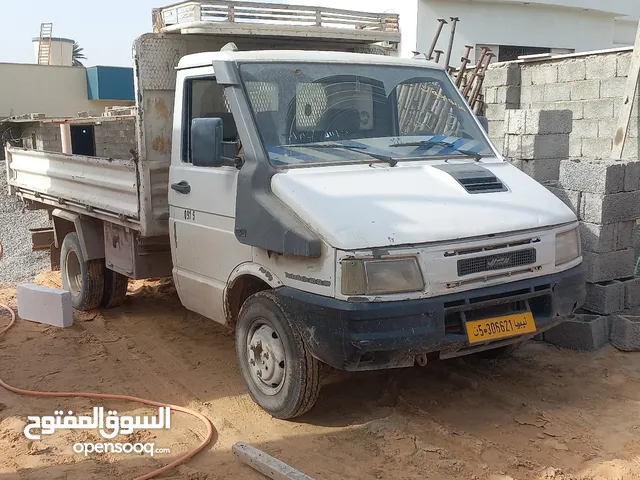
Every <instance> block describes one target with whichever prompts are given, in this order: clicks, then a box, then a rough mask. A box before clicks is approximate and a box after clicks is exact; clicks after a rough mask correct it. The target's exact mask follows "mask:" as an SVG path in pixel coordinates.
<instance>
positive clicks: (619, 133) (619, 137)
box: [611, 24, 640, 160]
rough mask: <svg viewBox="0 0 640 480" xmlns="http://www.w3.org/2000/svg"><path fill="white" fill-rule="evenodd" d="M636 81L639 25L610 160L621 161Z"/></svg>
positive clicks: (639, 59)
mask: <svg viewBox="0 0 640 480" xmlns="http://www.w3.org/2000/svg"><path fill="white" fill-rule="evenodd" d="M638 80H640V24H639V25H638V33H637V35H636V43H635V46H634V47H633V53H632V54H631V67H630V68H629V77H628V79H627V87H626V89H625V92H624V98H623V99H622V102H623V103H622V110H621V111H620V118H619V119H618V129H617V130H616V136H615V137H614V139H613V150H612V151H611V158H613V159H616V160H620V159H622V152H623V151H624V145H625V143H626V142H627V135H628V134H629V123H630V122H631V113H632V111H633V103H634V99H635V96H636V92H637V91H638Z"/></svg>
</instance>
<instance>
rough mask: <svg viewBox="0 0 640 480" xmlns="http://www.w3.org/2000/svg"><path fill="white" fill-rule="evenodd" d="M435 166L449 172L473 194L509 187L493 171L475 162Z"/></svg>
mask: <svg viewBox="0 0 640 480" xmlns="http://www.w3.org/2000/svg"><path fill="white" fill-rule="evenodd" d="M434 168H437V169H439V170H442V171H443V172H447V173H448V174H449V175H451V176H452V177H453V178H455V179H456V181H457V182H458V183H459V184H460V185H462V186H463V187H464V189H465V190H466V191H467V192H469V193H472V194H475V193H494V192H506V191H507V187H505V185H504V183H502V182H501V181H500V180H499V179H498V177H496V176H495V175H494V174H493V173H491V171H489V170H487V169H486V168H484V167H481V166H479V165H473V164H451V163H447V164H445V165H437V166H435V167H434Z"/></svg>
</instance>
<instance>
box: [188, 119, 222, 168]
mask: <svg viewBox="0 0 640 480" xmlns="http://www.w3.org/2000/svg"><path fill="white" fill-rule="evenodd" d="M222 132H223V130H222V119H221V118H194V119H193V120H192V121H191V163H192V165H193V166H194V167H219V166H221V165H222V164H223V161H222V139H223V136H222Z"/></svg>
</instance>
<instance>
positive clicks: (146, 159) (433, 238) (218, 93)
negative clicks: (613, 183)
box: [6, 2, 585, 419]
mask: <svg viewBox="0 0 640 480" xmlns="http://www.w3.org/2000/svg"><path fill="white" fill-rule="evenodd" d="M188 4H189V5H187V6H192V5H195V6H197V10H195V11H193V12H192V13H190V14H189V15H191V16H192V17H196V16H198V15H200V17H198V19H196V20H194V18H189V19H188V23H186V24H184V23H183V24H182V25H181V24H180V18H183V17H184V16H185V14H184V10H183V11H182V17H180V15H181V14H180V11H176V12H175V16H172V15H174V14H173V13H171V10H170V9H165V10H161V11H158V12H156V16H155V18H156V24H158V22H159V23H160V24H161V25H160V26H159V27H157V28H158V29H160V30H162V32H161V33H154V34H148V35H145V36H143V37H141V38H140V39H138V40H137V41H136V42H135V48H134V61H135V83H136V102H137V104H136V106H137V113H136V138H137V144H138V150H137V152H136V155H135V156H134V158H131V159H126V158H123V159H113V158H109V159H106V158H97V157H88V156H82V155H74V154H70V153H62V154H60V153H53V152H47V151H37V150H32V149H26V148H24V147H20V146H9V147H7V149H6V155H7V170H8V172H7V173H8V179H9V184H10V187H9V188H10V192H11V193H12V194H14V195H17V196H18V197H20V198H21V199H23V200H24V201H25V202H27V203H28V204H29V205H30V206H32V208H45V209H48V210H49V211H50V212H51V215H52V219H53V231H52V235H53V237H52V239H51V243H52V245H51V251H52V254H53V255H54V256H57V257H56V259H54V260H57V259H59V263H60V268H61V273H62V280H63V284H64V287H65V288H66V289H68V290H69V291H70V292H71V293H72V297H73V303H74V307H75V308H77V309H80V310H86V309H93V308H96V307H99V306H103V307H108V306H115V305H118V304H120V303H121V302H122V300H123V298H124V295H126V285H127V280H128V278H136V279H137V278H146V277H156V276H161V275H165V274H166V275H168V274H171V273H172V274H173V279H174V282H175V286H176V289H177V292H178V295H179V297H180V300H181V302H182V304H183V305H184V306H185V307H186V308H187V309H189V310H192V311H194V312H197V313H199V314H201V315H203V316H205V317H207V318H209V319H212V320H214V321H216V322H220V323H222V324H224V325H227V326H229V327H230V328H232V329H234V330H235V336H236V345H237V361H238V363H239V366H240V370H241V372H242V375H243V377H244V380H245V382H246V385H247V387H248V390H249V392H250V395H251V397H252V398H253V399H254V401H255V402H256V403H258V404H259V405H260V406H261V407H262V408H264V409H265V410H266V411H267V412H269V413H270V414H272V415H273V416H275V417H278V418H284V419H287V418H292V417H296V416H298V415H301V414H303V413H305V412H307V411H308V410H309V409H311V408H312V406H313V405H314V403H315V401H316V399H317V397H318V393H319V388H320V366H321V364H327V365H330V366H331V367H334V368H337V369H343V370H351V371H356V370H374V369H386V368H399V367H410V366H413V365H415V364H416V363H418V364H419V365H425V364H426V362H427V360H428V358H431V357H432V356H433V357H435V358H440V359H446V358H451V357H456V356H462V355H469V354H474V353H487V354H490V355H497V354H504V353H507V352H509V351H511V350H512V349H513V348H514V347H515V346H518V345H520V344H522V343H523V342H524V341H526V340H528V339H530V338H532V337H533V336H535V335H536V334H539V333H540V332H543V331H545V330H547V329H549V328H551V327H553V326H556V325H557V324H559V323H560V322H561V321H562V320H563V317H565V316H566V315H568V314H571V313H572V312H573V311H574V310H575V309H576V308H578V307H579V306H580V305H581V304H582V302H583V301H584V297H585V272H584V268H583V265H582V256H581V248H580V236H579V233H578V221H577V219H576V216H575V215H574V214H573V212H572V211H571V210H570V209H569V208H568V207H567V206H566V205H565V204H564V203H563V202H561V201H560V200H559V199H557V198H556V197H555V196H554V195H553V194H552V193H550V192H549V191H548V190H547V189H546V188H545V187H543V186H542V185H540V184H539V183H537V182H536V181H534V180H533V179H532V178H530V177H529V176H527V175H526V174H525V173H523V172H522V171H520V170H518V169H517V168H515V167H514V166H512V165H511V164H510V163H508V162H506V161H505V160H504V159H503V158H502V156H501V154H500V153H499V152H498V151H497V150H496V149H495V147H494V146H493V145H492V144H491V142H490V141H489V139H488V137H487V134H486V132H485V131H484V130H483V126H482V124H481V122H480V121H479V119H478V118H477V117H476V116H475V115H474V114H473V113H472V112H471V111H470V109H469V107H468V105H467V103H466V102H465V100H464V99H463V97H462V96H461V94H460V93H459V91H458V90H457V89H456V87H455V85H454V84H453V83H452V81H451V79H450V78H449V76H448V75H447V74H446V73H445V71H444V70H443V69H442V68H441V67H439V66H437V65H436V64H434V63H431V62H427V61H425V60H414V59H401V58H396V57H394V56H392V55H388V56H383V55H371V54H362V53H353V52H344V51H342V52H338V51H320V50H322V48H320V49H316V51H311V50H304V48H305V46H306V45H309V43H305V42H309V41H310V40H309V37H310V36H311V37H313V41H314V42H315V43H314V44H315V45H321V46H324V47H326V46H327V45H332V46H330V48H333V49H336V48H341V49H342V50H348V49H350V48H351V47H353V46H354V45H356V44H357V43H358V42H361V43H363V44H370V43H372V42H379V41H385V35H387V34H388V32H386V31H384V29H380V30H378V31H377V35H378V36H377V37H376V36H372V35H373V34H374V33H376V30H375V29H371V28H370V29H366V28H363V29H360V30H359V31H357V32H353V31H347V30H346V29H343V30H345V31H344V32H343V33H335V31H337V30H340V29H338V28H331V27H324V26H320V27H318V26H317V25H316V26H315V27H314V28H315V30H313V35H311V34H309V33H308V31H306V30H305V29H304V28H302V27H298V28H297V30H298V31H299V32H302V33H303V35H299V38H298V39H297V40H296V44H297V45H298V46H299V47H300V48H302V49H303V50H291V49H286V50H281V49H277V48H278V43H279V41H281V40H282V39H283V33H282V31H280V30H278V31H274V32H272V33H271V34H269V33H265V31H266V30H268V29H269V28H272V27H268V26H265V25H263V24H260V25H258V28H257V29H256V24H255V23H254V24H251V25H249V26H247V25H240V26H238V25H237V24H236V25H235V26H234V28H236V30H235V31H234V32H235V33H234V32H231V30H229V29H230V28H231V27H230V26H229V24H230V21H229V19H228V18H227V21H226V23H223V24H222V27H224V28H226V29H228V30H224V28H223V29H222V31H223V34H220V31H221V30H220V29H221V28H222V27H221V26H220V24H216V25H215V28H214V27H212V26H211V25H208V22H207V21H205V20H202V15H204V13H203V12H205V11H206V9H205V7H206V6H207V5H212V4H220V5H223V6H224V5H226V6H227V8H228V7H229V4H231V5H233V6H234V8H235V11H234V15H238V8H237V6H238V5H239V3H237V2H188ZM170 8H173V9H174V10H175V9H176V8H177V7H175V6H173V7H170ZM179 8H186V7H185V6H184V5H180V6H179ZM270 8H280V7H278V6H276V7H271V6H270ZM286 8H291V7H290V6H288V7H286ZM331 12H332V13H331V14H332V15H338V13H335V12H336V11H333V10H332V11H331ZM351 13H353V12H351ZM313 14H314V15H315V16H316V17H318V16H319V17H322V15H323V13H322V12H320V11H318V12H315V11H314V13H313ZM227 15H228V16H229V15H230V13H229V11H227ZM343 15H345V14H344V13H343ZM362 15H363V16H366V15H369V16H368V17H366V18H369V19H371V18H374V17H373V15H374V14H362ZM167 18H174V19H176V18H177V19H178V20H176V22H178V23H177V24H173V25H168V26H167V25H166V24H167V23H168V22H167ZM363 18H364V17H363ZM396 20H397V19H396ZM209 23H211V22H209ZM323 28H324V29H325V30H323V32H324V33H323V35H324V34H326V35H328V36H329V38H330V39H331V42H335V41H336V40H335V39H336V38H337V36H336V35H343V36H346V35H347V34H349V35H351V36H352V37H349V38H351V39H352V41H351V43H350V42H349V41H347V40H345V39H344V38H342V39H339V42H338V43H340V46H336V44H335V43H333V44H331V43H329V44H326V43H323V42H322V41H319V40H318V38H320V37H319V35H320V34H319V33H318V32H319V31H320V30H321V29H323ZM208 29H209V30H208ZM249 30H250V31H249ZM293 30H294V29H293V28H292V31H293ZM169 31H171V32H178V33H168V32H169ZM229 32H231V33H229ZM243 32H244V34H243ZM256 32H258V33H256ZM190 34H193V35H190ZM229 35H232V36H229ZM233 35H235V36H233ZM243 35H244V36H243ZM269 35H271V36H269ZM295 35H296V34H295V33H286V32H285V34H284V36H286V37H287V41H289V42H290V41H291V39H292V38H294V37H295ZM362 38H365V40H364V41H362ZM229 39H233V41H234V42H235V43H236V44H237V45H238V46H240V50H237V49H236V48H233V47H230V48H229V47H227V48H224V49H223V51H220V47H221V46H222V45H223V44H225V43H226V42H227V41H229ZM267 39H268V40H267ZM321 40H325V41H326V40H327V38H324V37H322V38H321ZM256 43H257V44H261V45H264V47H265V48H267V49H266V50H265V49H260V50H256V49H255V48H256V47H255V45H256ZM243 45H251V48H252V49H250V50H248V51H247V50H245V49H246V48H247V47H243ZM270 48H276V49H275V50H271V49H270ZM40 234H42V232H40ZM54 263H55V262H54Z"/></svg>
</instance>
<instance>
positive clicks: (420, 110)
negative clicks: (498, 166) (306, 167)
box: [240, 62, 493, 165]
mask: <svg viewBox="0 0 640 480" xmlns="http://www.w3.org/2000/svg"><path fill="white" fill-rule="evenodd" d="M240 74H241V77H242V81H243V83H244V86H245V88H246V91H247V94H248V97H249V103H250V106H251V108H252V109H253V113H254V115H255V119H256V123H257V125H258V129H259V132H260V135H261V137H262V141H263V142H264V146H265V149H266V151H267V152H268V154H269V158H270V160H271V162H272V163H273V164H275V165H298V164H315V163H335V162H350V163H352V162H371V161H376V160H375V159H376V158H378V159H382V160H392V161H393V162H396V161H403V160H410V159H424V158H430V157H432V158H435V157H438V158H442V157H443V156H444V157H449V156H451V157H453V156H465V157H468V156H472V157H475V158H476V159H479V158H481V157H482V155H490V154H492V153H493V152H492V150H491V147H490V145H489V143H488V142H487V141H486V139H485V137H484V136H483V134H482V132H481V130H480V128H479V127H478V125H477V124H476V123H475V121H474V119H473V117H472V114H471V113H470V111H469V110H468V109H467V107H466V106H465V105H464V103H463V100H462V98H461V96H460V94H459V93H458V91H457V90H456V87H455V86H454V85H453V84H452V82H450V81H449V80H448V79H447V77H446V73H445V72H443V71H441V70H435V69H431V68H420V67H405V66H381V65H346V64H338V63H337V64H326V63H323V64H321V63H270V62H264V63H245V64H242V65H241V66H240Z"/></svg>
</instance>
